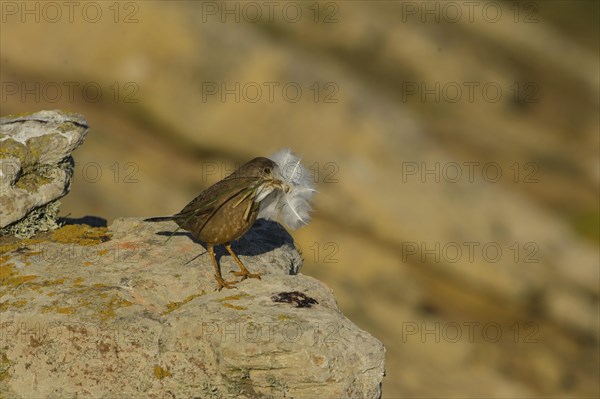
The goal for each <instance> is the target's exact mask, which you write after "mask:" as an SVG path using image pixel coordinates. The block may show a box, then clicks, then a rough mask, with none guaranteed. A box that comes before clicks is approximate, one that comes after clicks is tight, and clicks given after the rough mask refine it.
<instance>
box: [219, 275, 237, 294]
mask: <svg viewBox="0 0 600 399" xmlns="http://www.w3.org/2000/svg"><path fill="white" fill-rule="evenodd" d="M217 283H219V288H218V290H219V291H221V290H222V289H223V288H227V289H232V288H236V286H235V285H236V284H237V281H225V280H223V279H222V278H219V277H217Z"/></svg>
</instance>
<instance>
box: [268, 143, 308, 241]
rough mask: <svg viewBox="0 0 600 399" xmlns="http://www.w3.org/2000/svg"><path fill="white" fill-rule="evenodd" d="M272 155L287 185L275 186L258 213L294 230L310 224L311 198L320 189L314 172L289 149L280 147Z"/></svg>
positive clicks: (278, 175) (278, 176)
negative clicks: (277, 187) (316, 185)
mask: <svg viewBox="0 0 600 399" xmlns="http://www.w3.org/2000/svg"><path fill="white" fill-rule="evenodd" d="M269 159H271V160H272V161H273V162H275V163H276V164H277V167H278V168H277V171H276V174H277V176H276V177H277V178H278V179H280V180H281V181H282V182H283V185H284V189H283V190H279V189H278V190H273V191H272V192H270V193H268V195H266V196H265V197H264V199H263V200H262V201H261V202H260V211H259V213H258V217H259V218H264V219H267V220H276V221H278V222H280V223H282V224H284V225H285V226H287V227H288V228H290V229H293V230H295V229H297V228H298V227H300V226H302V225H306V224H308V222H309V221H310V214H309V213H310V212H311V211H312V208H311V206H310V200H311V199H312V197H313V195H314V194H315V192H316V190H315V189H314V185H313V182H312V178H311V176H309V174H308V173H307V171H306V168H304V166H303V165H302V164H301V163H300V158H299V157H298V156H297V155H296V154H294V153H292V151H291V150H289V149H285V150H280V151H278V152H276V153H275V154H273V155H271V156H270V157H269ZM259 196H260V195H259Z"/></svg>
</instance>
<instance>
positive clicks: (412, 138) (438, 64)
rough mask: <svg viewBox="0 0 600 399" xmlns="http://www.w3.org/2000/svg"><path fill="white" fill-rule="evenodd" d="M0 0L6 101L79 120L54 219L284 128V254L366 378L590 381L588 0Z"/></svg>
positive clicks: (162, 203) (551, 384)
mask: <svg viewBox="0 0 600 399" xmlns="http://www.w3.org/2000/svg"><path fill="white" fill-rule="evenodd" d="M0 5H1V12H2V15H1V18H2V25H1V28H0V29H1V32H0V33H1V35H0V49H1V57H0V78H1V83H2V87H1V97H2V98H1V103H0V106H1V114H2V116H4V115H7V114H14V113H21V112H33V111H38V110H41V109H67V110H71V111H74V112H77V113H81V114H83V115H85V116H86V119H87V121H88V123H89V126H90V131H89V134H88V135H87V138H86V143H85V145H84V146H82V147H81V148H79V149H78V150H76V151H75V152H74V154H73V156H74V160H75V165H74V174H73V181H72V190H71V193H70V194H69V196H67V197H66V198H64V199H63V200H62V203H63V205H62V208H61V213H62V214H63V215H64V216H68V217H71V218H79V217H83V216H86V215H93V216H97V217H102V218H105V219H107V220H108V222H109V223H110V222H111V221H112V220H113V219H115V218H118V217H142V216H155V215H163V214H171V213H173V212H176V211H178V210H179V209H181V208H182V207H183V206H184V205H185V204H186V203H187V202H188V201H189V200H190V199H191V198H193V197H194V196H195V195H197V194H198V193H199V192H200V191H201V190H202V189H203V188H205V187H207V186H208V185H210V184H212V183H214V182H215V181H217V180H219V179H220V178H222V177H224V176H225V175H226V174H227V173H229V172H231V171H232V170H233V169H234V168H235V166H236V165H239V164H241V163H243V162H245V161H247V160H249V159H251V158H252V157H255V156H258V155H269V154H270V153H272V152H274V151H276V150H278V149H280V148H282V147H290V148H292V149H293V150H294V151H296V152H297V153H299V154H301V155H302V156H303V162H304V163H305V164H306V165H307V166H308V167H309V168H310V170H311V173H312V174H313V176H314V179H315V182H316V184H317V187H318V190H319V191H320V192H319V194H318V195H317V196H316V203H315V215H314V221H313V222H312V223H311V224H310V225H309V226H308V227H304V228H302V229H300V230H298V231H296V232H292V235H293V236H294V238H295V240H296V243H297V245H298V246H299V247H300V248H301V249H302V250H303V256H304V260H305V264H304V268H303V273H305V274H308V275H311V276H313V277H316V278H318V279H319V280H321V281H323V282H325V283H326V284H327V285H328V286H330V287H332V288H333V289H334V294H335V297H336V298H337V299H338V301H339V306H340V308H341V310H342V311H343V312H344V314H346V315H348V317H350V318H351V319H352V320H353V321H354V322H355V323H356V324H358V325H359V326H360V327H361V328H363V329H365V330H367V331H369V332H370V333H372V334H373V335H375V336H376V337H377V338H379V339H380V340H382V341H383V343H384V344H385V345H386V347H387V354H386V368H387V376H386V378H385V379H384V385H383V396H384V397H387V398H397V397H425V396H426V397H437V398H446V397H449V396H451V395H452V396H456V397H494V396H496V397H504V398H507V397H529V398H536V397H539V398H542V397H548V396H561V397H578V398H579V397H596V396H597V395H598V394H599V386H598V380H597V376H598V372H599V370H598V361H599V357H598V338H599V326H598V321H599V320H598V314H599V305H598V304H599V302H598V295H599V284H600V281H599V274H598V272H599V248H598V239H599V232H598V231H599V226H598V225H599V223H600V216H599V209H598V201H599V180H600V169H599V164H600V160H599V155H598V147H599V145H600V143H599V134H598V129H599V125H598V123H599V121H598V108H599V106H600V101H599V98H598V93H599V89H600V88H599V86H600V77H599V72H598V71H599V65H598V64H599V61H598V53H599V50H598V45H599V43H598V40H599V39H598V37H599V35H598V29H599V23H598V19H599V6H598V3H597V2H589V1H549V2H541V1H540V2H530V1H527V2H520V1H495V2H487V1H481V2H460V1H459V2H444V1H440V2H435V1H431V2H401V1H390V2H386V1H378V2H366V1H352V2H283V1H275V2H261V1H258V2H235V1H228V2H166V1H162V2H118V3H117V2H66V3H61V2H48V3H44V2H12V1H3V2H2V3H0ZM192 255H195V254H190V256H192Z"/></svg>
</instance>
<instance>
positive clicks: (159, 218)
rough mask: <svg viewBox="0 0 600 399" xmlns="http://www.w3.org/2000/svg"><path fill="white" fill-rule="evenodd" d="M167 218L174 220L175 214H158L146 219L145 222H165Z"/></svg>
mask: <svg viewBox="0 0 600 399" xmlns="http://www.w3.org/2000/svg"><path fill="white" fill-rule="evenodd" d="M167 220H173V216H158V217H154V218H148V219H144V222H164V221H167Z"/></svg>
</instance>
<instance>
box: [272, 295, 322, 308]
mask: <svg viewBox="0 0 600 399" xmlns="http://www.w3.org/2000/svg"><path fill="white" fill-rule="evenodd" d="M271 300H272V301H273V302H279V303H294V304H296V307H297V308H310V307H312V305H317V304H318V303H319V302H317V300H316V299H313V298H311V297H309V296H307V295H306V294H305V293H303V292H299V291H291V292H280V293H279V294H275V295H273V296H272V297H271Z"/></svg>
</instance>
